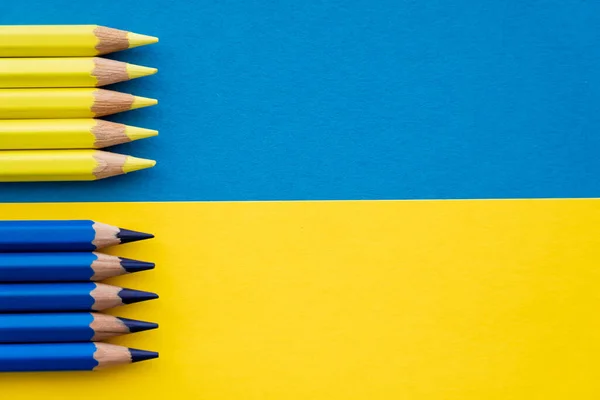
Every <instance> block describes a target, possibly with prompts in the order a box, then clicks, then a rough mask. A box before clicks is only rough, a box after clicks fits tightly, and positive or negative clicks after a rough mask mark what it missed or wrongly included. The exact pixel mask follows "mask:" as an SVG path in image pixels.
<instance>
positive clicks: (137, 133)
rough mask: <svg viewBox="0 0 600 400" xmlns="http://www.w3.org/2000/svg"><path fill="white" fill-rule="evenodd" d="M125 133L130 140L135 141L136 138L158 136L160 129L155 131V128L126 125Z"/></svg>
mask: <svg viewBox="0 0 600 400" xmlns="http://www.w3.org/2000/svg"><path fill="white" fill-rule="evenodd" d="M125 135H127V137H128V138H129V140H131V141H132V142H133V141H134V140H139V139H146V138H149V137H152V136H157V135H158V131H155V130H153V129H144V128H138V127H137V126H126V127H125Z"/></svg>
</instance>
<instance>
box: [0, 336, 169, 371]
mask: <svg viewBox="0 0 600 400" xmlns="http://www.w3.org/2000/svg"><path fill="white" fill-rule="evenodd" d="M153 358H158V353H156V352H152V351H145V350H137V349H128V348H127V347H122V346H116V345H114V344H107V343H50V344H48V343H43V344H41V343H35V344H2V345H0V372H34V371H37V372H45V371H95V370H98V369H102V368H106V367H111V366H115V365H121V364H130V363H135V362H139V361H145V360H151V359H153Z"/></svg>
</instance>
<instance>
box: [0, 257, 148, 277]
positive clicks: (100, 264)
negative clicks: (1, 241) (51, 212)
mask: <svg viewBox="0 0 600 400" xmlns="http://www.w3.org/2000/svg"><path fill="white" fill-rule="evenodd" d="M152 268H154V264H153V263H147V262H143V261H137V260H131V259H128V258H122V257H115V256H109V255H106V254H100V253H92V252H88V253H0V282H85V281H88V282H89V281H93V282H95V281H101V280H103V279H106V278H112V277H114V276H119V275H124V274H127V273H132V272H138V271H145V270H148V269H152Z"/></svg>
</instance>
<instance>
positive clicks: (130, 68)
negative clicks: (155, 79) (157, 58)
mask: <svg viewBox="0 0 600 400" xmlns="http://www.w3.org/2000/svg"><path fill="white" fill-rule="evenodd" d="M157 72H158V69H156V68H150V67H143V66H141V65H135V64H127V76H128V77H129V79H136V78H141V77H143V76H150V75H154V74H156V73H157Z"/></svg>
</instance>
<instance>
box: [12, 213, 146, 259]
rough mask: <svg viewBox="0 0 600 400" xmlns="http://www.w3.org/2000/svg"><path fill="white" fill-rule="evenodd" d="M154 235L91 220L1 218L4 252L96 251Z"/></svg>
mask: <svg viewBox="0 0 600 400" xmlns="http://www.w3.org/2000/svg"><path fill="white" fill-rule="evenodd" d="M153 237H154V236H153V235H151V234H149V233H143V232H136V231H131V230H129V229H123V228H117V227H116V226H111V225H107V224H103V223H101V222H96V221H90V220H45V221H37V220H25V221H18V220H14V221H0V253H23V252H31V251H33V252H54V251H57V252H67V251H68V252H71V251H77V252H81V251H94V250H98V249H101V248H104V247H108V246H115V245H118V244H123V243H129V242H137V241H139V240H144V239H151V238H153Z"/></svg>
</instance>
